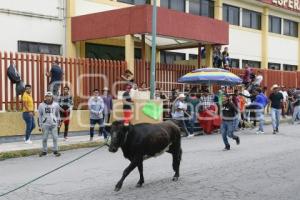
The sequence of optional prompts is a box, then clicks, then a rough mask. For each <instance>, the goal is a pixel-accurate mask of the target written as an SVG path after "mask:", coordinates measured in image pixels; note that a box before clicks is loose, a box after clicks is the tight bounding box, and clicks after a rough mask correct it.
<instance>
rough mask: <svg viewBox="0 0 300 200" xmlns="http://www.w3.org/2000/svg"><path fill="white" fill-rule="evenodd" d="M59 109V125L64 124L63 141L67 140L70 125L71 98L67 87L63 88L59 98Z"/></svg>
mask: <svg viewBox="0 0 300 200" xmlns="http://www.w3.org/2000/svg"><path fill="white" fill-rule="evenodd" d="M58 102H59V107H60V116H61V121H60V124H62V123H64V125H65V131H64V140H65V141H66V140H67V139H68V131H69V124H70V114H71V110H72V106H73V98H72V96H71V94H70V88H69V87H68V86H65V87H64V91H63V94H62V95H60V97H59V100H58ZM59 132H60V127H59V128H58V134H59Z"/></svg>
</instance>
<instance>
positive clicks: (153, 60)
mask: <svg viewBox="0 0 300 200" xmlns="http://www.w3.org/2000/svg"><path fill="white" fill-rule="evenodd" d="M156 17H157V7H156V0H153V9H152V55H151V68H150V98H151V99H154V93H155V65H156Z"/></svg>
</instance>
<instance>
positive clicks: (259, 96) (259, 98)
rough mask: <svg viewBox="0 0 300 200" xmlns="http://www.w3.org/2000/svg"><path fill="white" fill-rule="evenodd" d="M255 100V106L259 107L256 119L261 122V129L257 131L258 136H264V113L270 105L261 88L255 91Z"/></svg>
mask: <svg viewBox="0 0 300 200" xmlns="http://www.w3.org/2000/svg"><path fill="white" fill-rule="evenodd" d="M254 93H255V100H254V104H255V105H256V106H257V109H256V117H257V119H258V121H259V128H258V130H257V131H256V134H264V133H265V132H264V118H265V116H264V112H265V107H266V105H267V104H268V98H267V97H266V96H265V94H264V93H263V92H262V90H261V89H260V88H257V89H256V90H255V91H254Z"/></svg>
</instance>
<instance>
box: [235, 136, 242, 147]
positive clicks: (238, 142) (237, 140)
mask: <svg viewBox="0 0 300 200" xmlns="http://www.w3.org/2000/svg"><path fill="white" fill-rule="evenodd" d="M235 141H236V145H239V144H240V142H241V141H240V138H239V137H237V138H236V139H235Z"/></svg>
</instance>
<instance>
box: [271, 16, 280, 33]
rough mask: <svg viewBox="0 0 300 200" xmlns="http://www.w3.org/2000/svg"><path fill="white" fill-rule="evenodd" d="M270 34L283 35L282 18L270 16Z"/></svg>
mask: <svg viewBox="0 0 300 200" xmlns="http://www.w3.org/2000/svg"><path fill="white" fill-rule="evenodd" d="M269 32H271V33H278V34H281V18H279V17H274V16H269Z"/></svg>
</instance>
